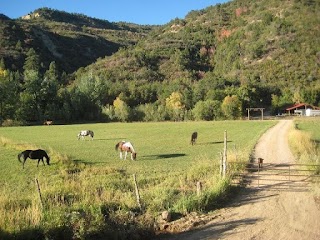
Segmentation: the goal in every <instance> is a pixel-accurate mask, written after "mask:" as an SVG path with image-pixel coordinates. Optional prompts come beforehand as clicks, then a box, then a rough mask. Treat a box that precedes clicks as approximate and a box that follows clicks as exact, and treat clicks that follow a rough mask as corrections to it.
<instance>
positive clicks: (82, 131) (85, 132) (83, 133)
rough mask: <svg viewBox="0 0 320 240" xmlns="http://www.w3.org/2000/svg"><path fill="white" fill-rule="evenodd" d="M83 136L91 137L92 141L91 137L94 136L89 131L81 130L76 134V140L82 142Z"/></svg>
mask: <svg viewBox="0 0 320 240" xmlns="http://www.w3.org/2000/svg"><path fill="white" fill-rule="evenodd" d="M85 136H90V137H91V140H93V136H94V133H93V131H91V130H81V131H80V132H79V133H78V140H79V139H80V137H81V139H82V140H83V139H84V137H85Z"/></svg>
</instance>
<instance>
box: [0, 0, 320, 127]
mask: <svg viewBox="0 0 320 240" xmlns="http://www.w3.org/2000/svg"><path fill="white" fill-rule="evenodd" d="M319 12H320V1H318V0H284V1H279V0H233V1H230V2H228V3H225V4H218V5H215V6H211V7H208V8H206V9H203V10H200V11H191V12H190V13H189V14H188V15H187V16H186V17H185V18H184V19H173V20H172V21H170V22H169V23H167V24H165V25H162V26H139V25H134V24H125V23H123V24H120V23H110V22H107V21H103V20H98V19H93V18H89V17H86V16H83V15H77V14H67V13H65V12H59V11H53V10H50V9H40V10H37V11H35V12H34V13H32V14H30V15H28V16H27V18H28V19H17V20H11V19H9V20H8V19H7V18H6V17H5V16H1V17H0V22H1V25H0V36H1V51H0V54H1V56H0V57H2V60H1V62H0V70H2V71H0V80H1V77H3V78H4V79H5V81H3V83H5V84H4V85H3V86H1V87H2V89H7V91H3V94H2V97H0V99H2V102H0V108H1V109H0V114H1V116H0V121H1V119H9V118H10V119H17V120H24V121H31V120H32V121H41V120H43V119H54V120H59V121H61V122H74V121H87V120H94V121H97V120H98V121H100V120H103V121H135V120H137V121H162V120H175V121H180V120H189V119H191V120H193V119H196V120H213V119H238V118H241V117H243V116H245V115H246V108H248V107H264V108H266V110H270V112H272V113H274V114H276V113H279V112H281V110H283V109H284V108H285V106H287V105H290V104H294V103H300V102H306V103H308V104H312V105H316V106H320V14H319ZM103 56H104V57H103ZM99 57H100V58H99ZM3 59H4V60H3ZM18 62H19V64H18ZM49 63H50V65H49ZM89 63H92V64H89ZM12 65H15V67H12ZM22 66H23V67H22ZM59 66H60V67H62V71H65V72H70V70H74V69H77V68H78V67H79V66H81V67H80V68H79V69H78V70H77V71H76V72H74V73H73V74H70V75H68V76H65V75H64V74H62V72H61V70H59ZM3 69H7V70H9V71H12V70H17V69H18V70H19V71H18V72H14V73H13V72H9V73H7V72H6V71H3ZM6 81H7V82H6ZM17 81H18V83H17ZM10 84H12V85H13V86H12V85H10ZM0 90H1V88H0ZM0 94H1V91H0ZM4 95H6V96H8V97H3V96H4ZM11 98H12V99H11ZM4 99H5V100H4ZM17 99H18V101H17ZM268 112H269V111H268Z"/></svg>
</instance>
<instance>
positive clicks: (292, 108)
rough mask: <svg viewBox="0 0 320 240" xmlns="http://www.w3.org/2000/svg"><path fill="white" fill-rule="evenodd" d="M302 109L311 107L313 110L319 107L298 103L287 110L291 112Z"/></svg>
mask: <svg viewBox="0 0 320 240" xmlns="http://www.w3.org/2000/svg"><path fill="white" fill-rule="evenodd" d="M301 107H304V108H307V107H311V108H312V109H319V107H315V106H312V105H311V104H308V103H298V104H295V105H293V106H291V107H288V108H286V111H291V110H294V109H297V108H301Z"/></svg>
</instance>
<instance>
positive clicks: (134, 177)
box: [133, 174, 141, 209]
mask: <svg viewBox="0 0 320 240" xmlns="http://www.w3.org/2000/svg"><path fill="white" fill-rule="evenodd" d="M133 181H134V186H135V189H136V197H137V203H138V205H139V208H140V209H141V202H140V194H139V189H138V185H137V180H136V174H133Z"/></svg>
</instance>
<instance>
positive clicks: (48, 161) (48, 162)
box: [46, 156, 50, 165]
mask: <svg viewBox="0 0 320 240" xmlns="http://www.w3.org/2000/svg"><path fill="white" fill-rule="evenodd" d="M46 160H47V164H48V165H50V158H49V156H48V157H47V158H46Z"/></svg>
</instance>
